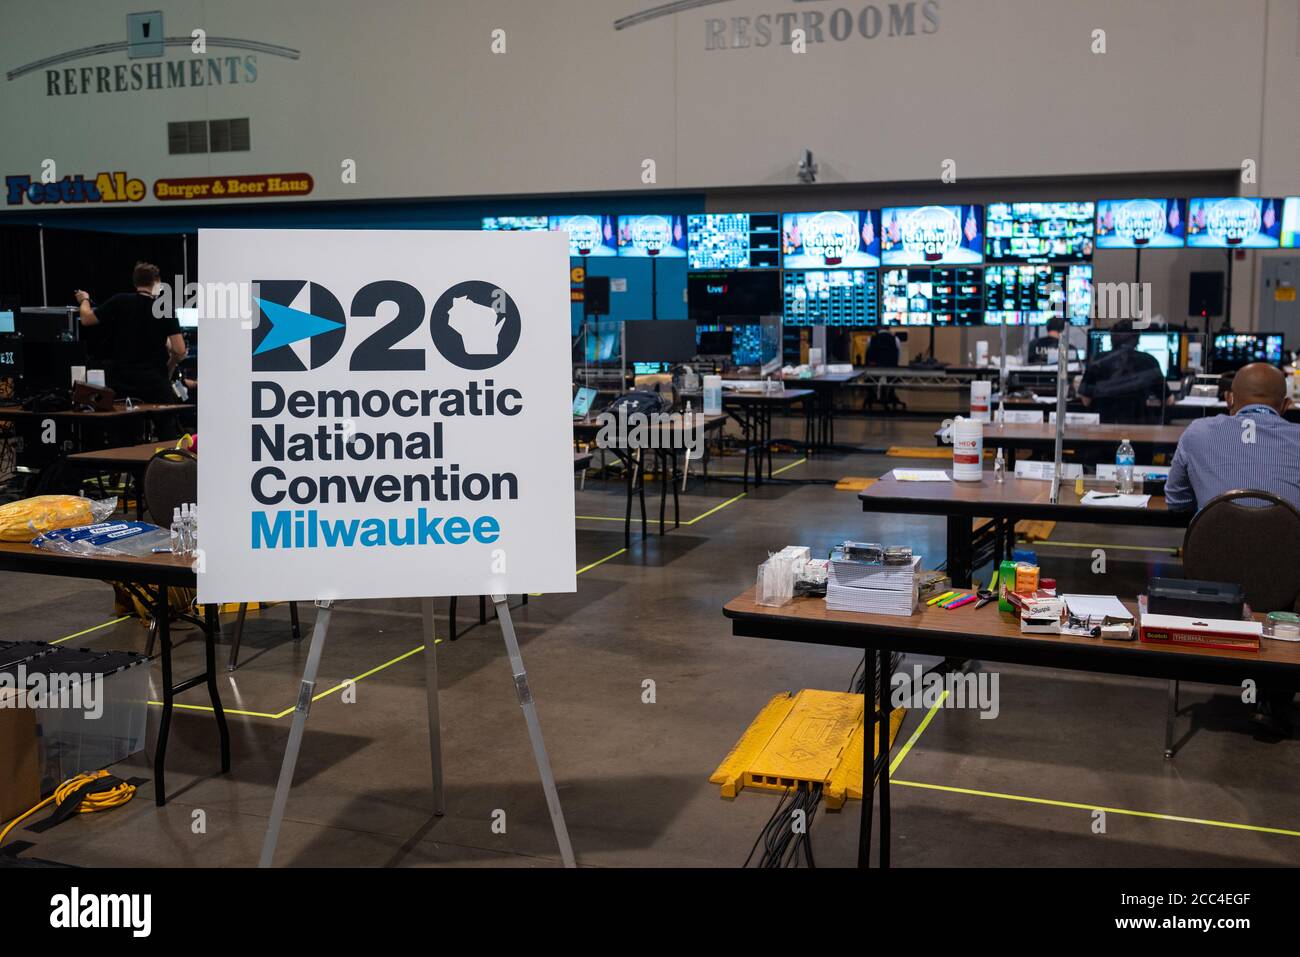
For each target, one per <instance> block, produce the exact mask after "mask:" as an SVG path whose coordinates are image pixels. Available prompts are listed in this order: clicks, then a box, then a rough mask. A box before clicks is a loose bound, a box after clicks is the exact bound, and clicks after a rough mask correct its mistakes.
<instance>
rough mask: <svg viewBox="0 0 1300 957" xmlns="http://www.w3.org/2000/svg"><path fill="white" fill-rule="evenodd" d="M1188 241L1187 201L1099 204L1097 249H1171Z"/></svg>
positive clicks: (1159, 200) (1112, 202) (1110, 200)
mask: <svg viewBox="0 0 1300 957" xmlns="http://www.w3.org/2000/svg"><path fill="white" fill-rule="evenodd" d="M1186 241H1187V200H1185V199H1176V198H1175V199H1102V200H1098V201H1097V248H1098V249H1169V248H1176V247H1181V246H1182V245H1183V244H1184V243H1185V242H1186Z"/></svg>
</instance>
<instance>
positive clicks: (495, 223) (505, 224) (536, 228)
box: [483, 216, 550, 232]
mask: <svg viewBox="0 0 1300 957" xmlns="http://www.w3.org/2000/svg"><path fill="white" fill-rule="evenodd" d="M549 220H550V217H549V216H484V217H483V228H484V229H485V230H488V231H490V232H507V231H508V232H517V231H518V232H544V231H545V230H546V229H547V228H548V226H549Z"/></svg>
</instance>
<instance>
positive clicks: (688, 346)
mask: <svg viewBox="0 0 1300 957" xmlns="http://www.w3.org/2000/svg"><path fill="white" fill-rule="evenodd" d="M695 329H696V323H695V320H694V319H633V320H630V321H628V322H625V323H623V350H624V354H625V356H626V358H627V361H628V362H689V361H690V360H692V359H694V358H695V353H696V348H697V347H696V337H695Z"/></svg>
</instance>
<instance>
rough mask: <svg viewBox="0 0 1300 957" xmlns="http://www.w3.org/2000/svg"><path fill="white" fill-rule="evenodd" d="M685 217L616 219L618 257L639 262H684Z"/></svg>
mask: <svg viewBox="0 0 1300 957" xmlns="http://www.w3.org/2000/svg"><path fill="white" fill-rule="evenodd" d="M685 220H686V217H684V216H679V215H677V214H675V213H649V214H645V215H641V216H619V217H618V254H619V255H620V256H635V257H641V258H651V259H653V258H660V259H685V258H686V221H685Z"/></svg>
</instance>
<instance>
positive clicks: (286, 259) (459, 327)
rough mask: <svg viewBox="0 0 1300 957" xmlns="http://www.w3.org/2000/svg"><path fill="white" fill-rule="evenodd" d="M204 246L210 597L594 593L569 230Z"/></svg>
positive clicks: (317, 233)
mask: <svg viewBox="0 0 1300 957" xmlns="http://www.w3.org/2000/svg"><path fill="white" fill-rule="evenodd" d="M199 251H200V262H201V263H202V274H201V276H200V280H201V281H200V283H199V286H200V293H201V295H200V299H201V301H200V304H199V309H200V314H199V324H200V328H201V330H202V335H203V349H202V350H201V351H200V354H199V381H200V383H201V385H200V399H199V501H200V502H201V503H202V505H201V510H200V522H201V524H200V538H199V548H200V556H199V566H198V567H199V576H198V582H199V596H198V597H199V601H200V602H203V603H208V602H226V601H258V600H265V601H273V600H280V601H288V600H298V601H306V600H313V599H345V598H401V597H414V596H428V595H482V594H510V593H519V592H564V591H574V590H575V588H576V579H575V572H574V567H575V551H574V517H573V516H574V502H573V457H572V449H573V441H572V440H573V435H572V428H573V426H572V415H571V413H570V403H571V391H572V385H571V382H570V376H569V290H568V285H567V274H568V265H569V244H568V239H567V237H566V236H564V235H562V234H560V233H553V232H507V233H493V232H477V231H475V232H451V231H436V232H421V231H414V230H411V231H386V230H315V229H311V230H200V231H199Z"/></svg>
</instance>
